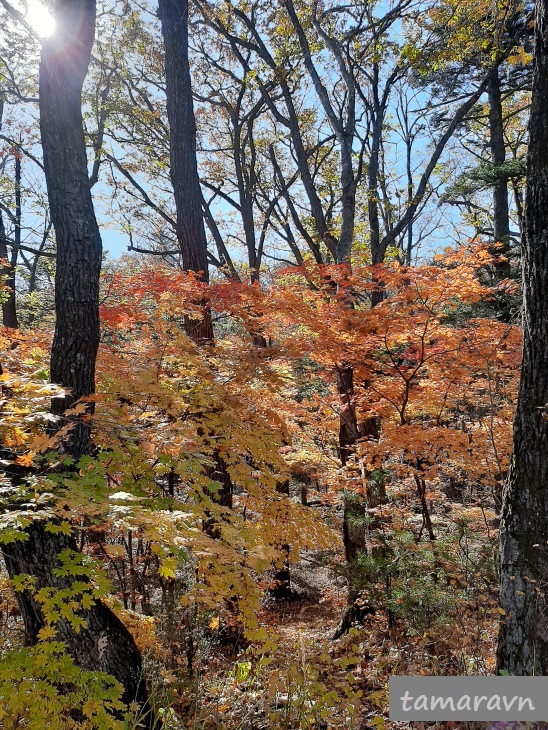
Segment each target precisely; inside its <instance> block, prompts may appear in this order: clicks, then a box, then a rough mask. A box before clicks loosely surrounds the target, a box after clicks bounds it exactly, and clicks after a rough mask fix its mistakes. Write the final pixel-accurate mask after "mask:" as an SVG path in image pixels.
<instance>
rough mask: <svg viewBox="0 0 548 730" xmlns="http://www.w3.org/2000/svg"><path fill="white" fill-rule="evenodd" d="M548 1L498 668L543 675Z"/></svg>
mask: <svg viewBox="0 0 548 730" xmlns="http://www.w3.org/2000/svg"><path fill="white" fill-rule="evenodd" d="M547 94H548V3H547V2H546V0H538V2H537V4H536V11H535V55H534V71H533V98H532V106H531V118H530V122H529V149H528V155H527V191H526V202H525V236H524V245H523V287H524V300H523V301H524V312H523V323H524V333H523V335H524V345H523V364H522V375H521V383H520V391H519V396H518V402H517V411H516V418H515V422H514V445H513V457H512V461H511V467H510V474H509V477H508V483H507V485H506V488H505V492H504V500H503V508H502V523H501V533H500V604H501V608H502V610H503V611H504V612H505V615H504V617H503V619H502V621H501V627H500V634H499V645H498V655H497V660H498V669H499V671H502V670H504V671H505V672H509V673H510V674H513V675H530V674H534V675H546V674H548V616H547V614H546V609H545V601H546V598H545V591H546V585H547V583H546V581H547V579H548V561H547V559H546V554H545V546H546V534H547V531H548V511H547V499H546V489H547V486H546V485H547V484H548V458H547V457H546V439H547V438H548V420H547V417H546V404H547V403H548V368H547V362H548V299H547V297H546V290H547V286H548V267H547V264H546V260H547V259H546V256H547V254H548V116H547V114H546V96H547Z"/></svg>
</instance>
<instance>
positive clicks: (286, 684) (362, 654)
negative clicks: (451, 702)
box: [169, 515, 498, 730]
mask: <svg viewBox="0 0 548 730" xmlns="http://www.w3.org/2000/svg"><path fill="white" fill-rule="evenodd" d="M331 516H332V517H334V515H331ZM333 521H334V522H336V519H335V520H333ZM291 582H292V590H293V591H294V596H293V598H292V599H291V600H286V601H274V600H273V599H271V598H267V599H266V600H265V601H264V602H263V605H262V606H261V608H260V609H259V611H258V620H259V623H260V625H261V626H262V627H263V628H264V629H266V631H267V632H268V638H269V641H268V642H267V644H266V645H264V646H263V647H262V648H259V649H257V648H256V647H248V648H247V649H243V648H242V649H239V650H238V649H237V648H236V649H234V647H233V646H229V645H225V646H223V645H220V644H217V645H215V642H213V643H212V644H211V646H210V648H209V651H206V652H205V653H202V658H201V659H200V660H199V664H200V667H199V669H198V671H197V673H196V672H195V683H194V685H193V686H192V687H187V691H183V693H182V696H183V697H184V698H185V701H184V702H182V703H180V702H176V703H175V705H174V706H177V714H178V715H179V717H181V716H182V717H183V718H184V722H185V724H184V728H185V730H190V729H192V730H308V729H310V730H338V729H339V728H340V730H347V729H348V730H368V729H371V730H374V729H375V728H377V729H380V730H384V728H391V729H393V730H399V729H400V728H402V729H403V728H410V727H413V728H414V729H416V730H424V729H426V728H435V727H440V728H443V730H447V729H448V728H450V726H451V724H450V723H449V724H448V723H438V724H436V723H434V724H432V723H413V724H408V723H395V722H390V721H389V720H388V717H387V706H388V702H387V700H388V679H389V677H390V676H391V675H393V674H428V675H430V674H462V673H466V674H485V673H490V672H491V671H492V669H493V666H492V657H493V656H494V649H495V643H494V641H495V639H496V633H497V625H498V614H496V604H495V603H493V605H491V601H490V600H489V599H487V600H485V596H483V597H480V596H479V595H475V594H474V593H473V592H471V593H470V598H469V600H468V602H466V603H462V604H458V605H457V604H455V607H454V613H453V619H452V620H449V621H447V620H445V621H444V622H438V623H437V624H436V623H435V624H433V625H432V626H431V627H430V628H428V629H427V630H425V631H424V633H422V632H418V631H416V630H415V629H414V628H413V626H412V625H411V624H412V623H413V621H412V620H411V621H410V622H409V623H408V624H407V623H406V621H405V619H401V618H400V619H398V620H393V621H389V619H388V616H387V613H386V611H385V610H384V609H383V608H380V609H379V610H377V611H376V612H375V613H372V614H371V615H367V616H366V617H365V618H364V620H363V624H362V625H361V626H357V627H354V628H353V629H351V631H350V632H349V633H347V634H345V635H343V636H342V637H341V638H340V639H337V640H334V639H333V634H334V632H335V630H336V628H337V626H338V624H339V622H340V620H341V617H342V615H343V613H344V611H345V607H346V600H347V579H346V577H345V561H344V554H343V549H342V543H341V544H337V545H334V546H333V548H331V549H329V550H323V551H303V552H302V553H301V555H300V559H299V562H298V563H296V564H294V565H292V566H291ZM448 588H449V586H448ZM440 592H442V593H443V592H446V593H448V591H447V589H445V591H444V589H443V586H440ZM169 727H170V728H172V730H176V728H178V727H179V726H178V725H176V724H173V725H172V726H169ZM181 727H183V726H181ZM470 727H471V726H470ZM475 727H478V728H479V727H481V728H483V729H484V730H485V728H490V727H491V726H489V725H485V724H481V725H478V724H476V725H475ZM459 728H461V730H465V725H463V724H462V723H460V724H459Z"/></svg>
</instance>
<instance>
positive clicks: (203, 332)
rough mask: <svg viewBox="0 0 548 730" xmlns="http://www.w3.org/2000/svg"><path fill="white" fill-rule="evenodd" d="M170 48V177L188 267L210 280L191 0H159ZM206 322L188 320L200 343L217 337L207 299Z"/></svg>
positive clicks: (167, 65)
mask: <svg viewBox="0 0 548 730" xmlns="http://www.w3.org/2000/svg"><path fill="white" fill-rule="evenodd" d="M158 17H159V18H160V22H161V25H162V36H163V39H164V51H165V72H166V101H167V116H168V121H169V154H170V176H171V182H172V185H173V193H174V196H175V208H176V210H177V240H178V242H179V247H180V249H181V255H182V258H183V268H184V269H185V270H187V271H195V272H196V273H200V275H201V279H202V280H203V281H205V282H207V281H209V277H208V268H207V239H206V234H205V227H204V219H203V213H202V194H201V191H200V180H199V177H198V164H197V160H196V122H195V119H194V108H193V103H192V86H191V79H190V67H189V62H188V0H159V3H158ZM201 304H203V313H204V316H203V318H202V319H201V320H187V322H186V330H187V334H188V335H189V336H190V337H192V339H193V340H195V341H196V342H208V341H211V340H213V326H212V322H211V311H210V309H209V306H208V305H207V302H202V303H201Z"/></svg>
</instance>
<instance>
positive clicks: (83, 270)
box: [3, 0, 152, 723]
mask: <svg viewBox="0 0 548 730" xmlns="http://www.w3.org/2000/svg"><path fill="white" fill-rule="evenodd" d="M95 13H96V8H95V0H57V2H56V4H55V21H56V31H55V33H54V34H53V35H52V36H51V38H49V39H48V40H46V41H44V43H43V46H42V57H41V62H40V81H39V98H40V130H41V136H42V148H43V153H44V170H45V175H46V183H47V189H48V199H49V205H50V210H51V217H52V221H53V225H54V227H55V234H56V242H57V262H56V276H55V309H56V325H55V334H54V339H53V345H52V353H51V376H50V378H51V381H52V382H54V383H58V384H60V385H62V386H64V387H65V388H68V389H70V393H69V395H67V397H66V398H57V399H54V400H55V402H54V404H53V405H52V410H53V411H54V412H56V413H62V412H63V411H64V410H65V409H66V408H67V407H69V406H70V405H71V404H72V403H74V401H75V400H77V399H78V398H80V397H82V396H87V395H90V394H92V393H93V392H94V390H95V360H96V355H97V349H98V346H99V339H100V328H99V273H100V269H101V256H102V244H101V236H100V234H99V228H98V226H97V221H96V219H95V213H94V209H93V202H92V199H91V193H90V188H89V179H88V173H87V159H86V149H85V143H84V132H83V123H82V113H81V92H82V84H83V82H84V78H85V76H86V73H87V69H88V64H89V60H90V54H91V47H92V44H93V39H94V35H95ZM90 410H91V407H90ZM63 448H64V449H65V451H66V452H67V453H68V454H70V455H71V456H72V457H74V458H75V459H78V458H79V457H80V456H81V455H82V454H85V453H89V451H90V448H91V441H90V432H89V426H88V425H87V423H85V422H84V421H82V420H80V421H78V422H77V423H76V426H75V428H74V429H73V430H72V431H71V432H70V434H69V436H68V437H67V439H66V440H65V441H64V443H63ZM26 533H27V535H28V539H27V540H26V541H18V542H14V543H10V544H8V545H4V546H3V554H4V559H5V562H6V567H7V570H8V573H9V575H10V576H11V577H13V576H14V575H17V574H19V573H24V574H29V575H31V576H33V577H34V578H35V579H36V587H37V588H38V589H40V588H42V587H46V586H51V587H53V588H55V589H62V588H66V587H68V586H69V585H70V584H71V583H72V580H73V579H70V578H67V577H60V576H59V575H57V574H56V569H57V568H58V566H59V560H58V554H59V553H60V552H61V551H62V550H71V551H76V543H75V541H74V538H73V537H72V536H65V535H62V534H61V535H53V534H51V533H50V532H47V531H46V529H45V524H44V522H42V521H38V520H35V521H34V522H33V523H32V524H31V525H30V526H29V527H28V528H27V529H26ZM18 601H19V606H20V609H21V613H22V616H23V621H24V624H25V631H26V640H27V642H28V643H31V644H32V643H35V642H36V640H37V635H38V631H39V630H40V628H41V627H42V626H43V625H44V618H43V615H42V612H41V610H40V607H39V605H38V604H37V603H36V602H35V601H34V599H33V598H32V596H31V595H30V593H22V594H21V593H19V594H18ZM80 615H81V617H82V618H83V619H84V621H85V622H86V627H85V628H84V629H81V630H80V631H79V632H76V631H75V630H74V628H73V627H72V626H71V625H70V623H69V622H67V621H64V620H61V621H59V622H58V623H57V624H56V629H57V632H58V635H59V638H60V639H61V640H63V641H64V642H65V643H66V645H67V649H68V651H69V653H70V654H71V656H72V657H73V659H74V660H75V662H76V664H78V665H79V666H80V667H82V668H83V669H87V670H103V671H106V672H108V673H110V674H112V675H113V676H114V677H115V678H116V679H117V680H118V681H120V682H121V684H122V686H123V699H124V701H125V702H128V703H129V702H132V701H137V702H138V703H139V705H140V706H141V708H142V710H143V711H147V709H148V705H147V694H146V688H145V684H144V680H143V676H142V667H141V657H140V654H139V651H138V649H137V647H136V645H135V643H134V641H133V638H132V637H131V634H130V633H129V632H128V631H127V629H126V628H125V627H124V625H123V624H122V623H121V621H120V620H119V619H118V618H117V617H116V615H115V614H114V613H113V612H112V611H111V610H110V609H109V608H108V607H107V606H106V605H104V604H103V603H102V602H101V601H97V602H96V603H95V604H94V605H93V606H92V607H91V608H90V609H89V610H82V611H80ZM148 721H149V722H150V723H152V718H151V717H150V715H149V718H148Z"/></svg>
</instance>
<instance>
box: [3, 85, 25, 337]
mask: <svg viewBox="0 0 548 730" xmlns="http://www.w3.org/2000/svg"><path fill="white" fill-rule="evenodd" d="M3 115H4V101H3V98H2V95H1V94H0V129H2V118H3ZM17 164H18V166H17ZM16 166H17V169H18V171H19V183H21V160H20V159H18V160H17V162H16ZM16 178H17V174H16ZM16 184H17V181H16ZM18 200H19V226H18V232H17V233H18V234H19V242H20V236H21V186H20V185H19V192H18ZM16 220H17V215H16ZM16 237H17V234H16ZM18 253H19V249H18V247H17V246H16V245H14V246H13V249H12V256H11V260H10V258H8V237H7V236H6V228H5V226H4V219H3V217H2V211H1V210H0V259H4V261H6V262H7V263H6V265H5V266H2V267H1V268H0V276H2V277H3V278H4V285H5V286H7V287H8V288H9V289H10V291H9V293H8V296H7V299H6V300H5V301H4V302H2V323H3V325H4V327H11V328H12V329H18V328H19V322H18V320H17V309H16V305H15V266H12V265H11V264H12V261H13V259H14V258H15V264H16V263H17V254H18Z"/></svg>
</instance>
